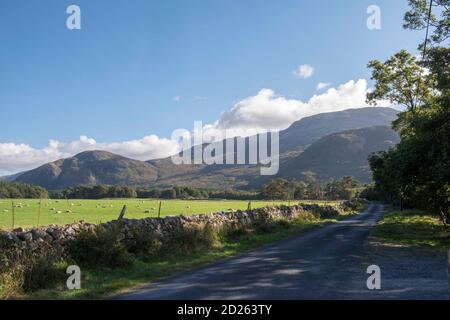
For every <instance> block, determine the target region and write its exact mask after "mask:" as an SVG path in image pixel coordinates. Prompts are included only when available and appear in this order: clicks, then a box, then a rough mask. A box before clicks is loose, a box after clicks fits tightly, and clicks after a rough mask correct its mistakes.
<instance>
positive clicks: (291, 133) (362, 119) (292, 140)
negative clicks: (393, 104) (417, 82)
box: [280, 107, 398, 153]
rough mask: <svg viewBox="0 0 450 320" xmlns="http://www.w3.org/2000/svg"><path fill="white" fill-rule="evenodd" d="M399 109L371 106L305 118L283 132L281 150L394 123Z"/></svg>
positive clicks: (288, 149) (293, 149) (297, 148)
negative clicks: (356, 130) (335, 135)
mask: <svg viewBox="0 0 450 320" xmlns="http://www.w3.org/2000/svg"><path fill="white" fill-rule="evenodd" d="M397 114H398V111H396V110H394V109H392V108H378V107H368V108H361V109H348V110H344V111H338V112H330V113H322V114H318V115H315V116H312V117H307V118H303V119H301V120H299V121H297V122H295V123H293V124H292V125H291V126H290V127H289V128H288V129H286V130H284V131H282V132H281V133H280V150H281V153H285V152H290V151H295V150H299V149H304V147H305V146H308V145H310V144H312V143H313V142H315V141H317V140H319V139H320V138H322V137H325V136H327V135H329V134H332V133H335V132H341V131H345V130H353V129H361V128H367V127H375V126H390V125H391V123H392V122H393V121H394V120H395V119H396V118H397Z"/></svg>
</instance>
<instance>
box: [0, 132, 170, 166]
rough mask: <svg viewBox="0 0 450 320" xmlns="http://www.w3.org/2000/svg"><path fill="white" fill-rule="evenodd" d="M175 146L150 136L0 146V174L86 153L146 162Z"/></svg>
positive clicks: (167, 152)
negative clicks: (97, 153)
mask: <svg viewBox="0 0 450 320" xmlns="http://www.w3.org/2000/svg"><path fill="white" fill-rule="evenodd" d="M177 147H178V146H177V143H175V142H174V141H171V140H168V139H162V138H159V137H158V136H155V135H150V136H147V137H144V138H142V139H139V140H131V141H124V142H113V143H98V142H97V141H95V140H94V139H92V138H88V137H87V136H81V137H80V139H78V140H75V141H72V142H69V143H62V142H59V141H57V140H50V141H49V143H48V145H47V146H46V147H44V148H42V149H35V148H33V147H31V146H29V145H26V144H14V143H0V175H6V174H11V173H15V172H20V171H24V170H29V169H33V168H35V167H37V166H39V165H42V164H44V163H47V162H51V161H55V160H58V159H61V158H67V157H71V156H73V155H75V154H77V153H80V152H83V151H88V150H105V151H109V152H113V153H116V154H120V155H122V156H125V157H129V158H132V159H138V160H149V159H156V158H162V157H167V156H170V155H172V154H173V153H175V152H176V151H177Z"/></svg>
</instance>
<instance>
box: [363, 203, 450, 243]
mask: <svg viewBox="0 0 450 320" xmlns="http://www.w3.org/2000/svg"><path fill="white" fill-rule="evenodd" d="M372 235H373V236H374V237H375V238H377V239H379V240H381V241H383V242H388V243H394V244H402V245H409V246H417V247H427V248H433V249H437V250H448V249H450V230H445V229H444V227H443V226H442V223H441V221H440V219H439V217H437V216H434V215H431V214H429V213H427V212H423V211H418V210H405V211H403V212H401V211H399V210H396V209H394V208H392V207H390V208H387V210H386V215H385V217H384V219H383V220H382V221H381V222H380V223H379V224H378V226H377V227H376V228H375V229H374V231H373V234H372Z"/></svg>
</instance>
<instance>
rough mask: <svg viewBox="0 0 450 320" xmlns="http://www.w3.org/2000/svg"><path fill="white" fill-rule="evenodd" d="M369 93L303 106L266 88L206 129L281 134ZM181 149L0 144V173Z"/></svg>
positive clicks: (148, 141) (160, 143)
mask: <svg viewBox="0 0 450 320" xmlns="http://www.w3.org/2000/svg"><path fill="white" fill-rule="evenodd" d="M368 90H369V89H368V88H367V82H366V80H363V79H360V80H358V81H353V80H352V81H349V82H347V83H345V84H343V85H341V86H339V87H338V88H330V89H328V90H327V91H326V92H324V93H322V94H319V95H314V96H313V97H311V99H309V101H307V102H303V101H301V100H295V99H288V98H285V97H283V96H279V95H277V94H276V93H275V92H274V91H273V90H271V89H262V90H261V91H260V92H259V93H258V94H257V95H255V96H251V97H248V98H245V99H243V100H242V101H240V102H238V103H237V104H236V105H235V106H234V107H233V108H232V109H231V110H230V111H228V112H225V113H223V114H222V115H221V116H220V118H219V120H217V121H216V122H215V123H212V124H207V125H205V126H204V129H205V130H223V129H227V134H230V135H231V136H248V135H252V134H255V133H257V132H261V131H266V130H271V129H272V130H282V129H285V128H287V127H289V126H290V125H291V124H292V123H293V122H295V121H297V120H300V119H301V118H304V117H308V116H312V115H315V114H319V113H324V112H333V111H341V110H345V109H352V108H363V107H367V106H368V105H367V103H366V93H367V91H368ZM379 106H391V103H389V102H387V101H381V102H380V103H379ZM188 129H189V128H188ZM178 148H179V145H178V143H177V142H176V141H173V140H170V139H164V138H160V137H158V136H156V135H149V136H146V137H144V138H142V139H138V140H131V141H122V142H113V143H99V142H97V141H96V140H95V139H93V138H89V137H87V136H81V137H80V139H78V140H75V141H72V142H69V143H63V142H60V141H57V140H50V141H49V143H48V145H47V146H46V147H44V148H42V149H35V148H33V147H32V146H29V145H27V144H14V143H0V175H4V174H11V173H15V172H19V171H24V170H29V169H33V168H35V167H37V166H39V165H42V164H44V163H47V162H50V161H55V160H58V159H61V158H66V157H71V156H73V155H75V154H77V153H79V152H82V151H86V150H106V151H110V152H113V153H116V154H120V155H122V156H125V157H129V158H132V159H138V160H149V159H156V158H163V157H167V156H170V155H172V154H174V153H176V152H177V150H178Z"/></svg>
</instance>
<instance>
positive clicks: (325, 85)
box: [316, 82, 331, 91]
mask: <svg viewBox="0 0 450 320" xmlns="http://www.w3.org/2000/svg"><path fill="white" fill-rule="evenodd" d="M330 85H331V83H329V82H319V83H318V84H317V87H316V89H317V90H318V91H320V90H323V89H325V88H328V87H329V86H330Z"/></svg>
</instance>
